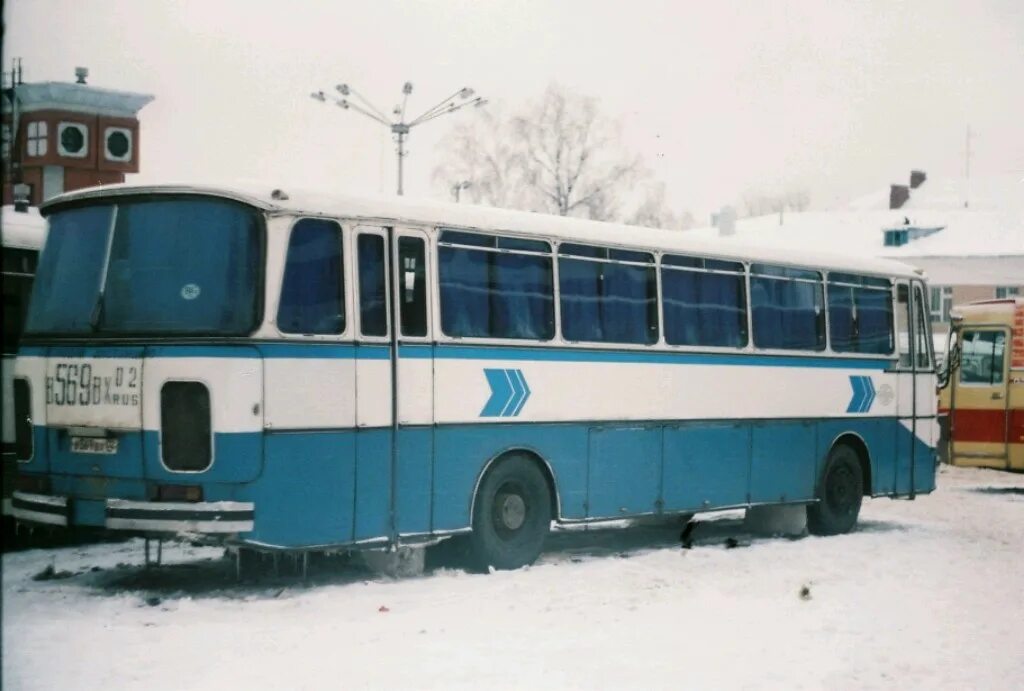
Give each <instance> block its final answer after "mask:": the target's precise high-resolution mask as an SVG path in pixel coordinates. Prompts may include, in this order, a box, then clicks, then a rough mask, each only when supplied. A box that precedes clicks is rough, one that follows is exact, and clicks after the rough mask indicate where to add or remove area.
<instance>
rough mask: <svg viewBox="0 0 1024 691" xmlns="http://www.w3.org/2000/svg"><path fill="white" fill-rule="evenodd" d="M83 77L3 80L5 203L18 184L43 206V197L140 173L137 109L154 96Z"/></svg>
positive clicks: (79, 73) (80, 73) (0, 122)
mask: <svg viewBox="0 0 1024 691" xmlns="http://www.w3.org/2000/svg"><path fill="white" fill-rule="evenodd" d="M87 75H88V71H87V70H85V69H82V68H79V69H78V70H76V76H77V78H78V81H77V82H76V83H66V82H39V83H34V84H33V83H23V82H21V80H20V77H18V76H17V75H16V76H15V78H14V79H12V80H11V82H12V83H11V84H5V85H4V86H5V88H4V89H3V99H2V114H0V125H2V129H3V152H2V157H3V166H4V176H3V177H4V185H3V203H4V204H10V203H12V201H13V200H14V196H15V194H14V191H15V190H14V186H15V185H17V184H20V185H25V186H27V187H22V188H20V189H21V191H23V192H24V193H25V194H27V196H28V199H29V203H30V204H31V205H32V206H38V205H39V203H40V202H41V201H43V200H44V199H49V198H50V197H52V196H54V195H57V194H60V193H61V192H66V191H70V190H75V189H81V188H83V187H92V186H94V185H106V184H111V183H117V182H124V180H125V175H126V174H127V173H137V172H138V171H139V161H140V150H139V120H138V112H139V110H141V109H142V107H143V106H145V105H146V104H147V103H149V102H150V101H152V100H153V97H152V96H148V95H145V94H136V93H131V92H128V91H115V90H113V89H103V88H98V87H95V86H91V85H89V84H86V77H87Z"/></svg>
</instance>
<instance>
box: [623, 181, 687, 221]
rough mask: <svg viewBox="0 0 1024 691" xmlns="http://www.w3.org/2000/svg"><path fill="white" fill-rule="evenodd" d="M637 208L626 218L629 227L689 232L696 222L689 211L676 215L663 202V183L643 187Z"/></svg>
mask: <svg viewBox="0 0 1024 691" xmlns="http://www.w3.org/2000/svg"><path fill="white" fill-rule="evenodd" d="M643 187H644V190H643V196H642V198H641V201H640V204H639V206H637V208H636V209H635V210H634V211H633V213H632V214H630V215H629V216H627V217H626V222H627V223H629V224H631V225H637V226H646V227H648V228H664V229H666V230H689V229H690V228H692V227H693V226H694V224H695V223H696V220H695V219H694V217H693V214H691V213H690V212H689V211H683V212H682V213H681V214H679V215H676V214H675V213H674V212H673V211H672V210H671V209H670V208H669V206H668V204H667V203H666V201H665V183H663V182H654V183H650V184H647V185H644V186H643Z"/></svg>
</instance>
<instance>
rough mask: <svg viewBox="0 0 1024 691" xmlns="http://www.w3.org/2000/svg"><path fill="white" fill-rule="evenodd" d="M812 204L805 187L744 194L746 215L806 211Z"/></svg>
mask: <svg viewBox="0 0 1024 691" xmlns="http://www.w3.org/2000/svg"><path fill="white" fill-rule="evenodd" d="M810 205H811V195H810V193H809V192H808V191H807V190H805V189H791V190H788V191H785V192H778V193H774V194H755V193H753V192H747V193H746V194H744V195H743V211H744V215H745V216H764V215H767V214H781V213H783V212H784V211H798V212H799V211H806V210H807V209H808V207H810Z"/></svg>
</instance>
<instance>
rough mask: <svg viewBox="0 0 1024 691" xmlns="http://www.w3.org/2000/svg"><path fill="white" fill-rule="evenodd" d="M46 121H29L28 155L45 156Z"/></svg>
mask: <svg viewBox="0 0 1024 691" xmlns="http://www.w3.org/2000/svg"><path fill="white" fill-rule="evenodd" d="M46 135H47V131H46V123H45V122H30V123H28V133H27V141H28V155H29V156H45V155H46V148H47V143H46V142H47V140H46Z"/></svg>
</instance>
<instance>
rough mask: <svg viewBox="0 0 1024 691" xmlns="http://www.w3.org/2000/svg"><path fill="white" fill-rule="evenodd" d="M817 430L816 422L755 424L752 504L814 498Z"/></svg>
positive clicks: (797, 421) (752, 456) (752, 460)
mask: <svg viewBox="0 0 1024 691" xmlns="http://www.w3.org/2000/svg"><path fill="white" fill-rule="evenodd" d="M816 436H817V435H816V430H815V426H814V424H813V421H810V420H794V421H765V422H755V423H754V427H753V431H752V435H751V449H752V453H751V460H750V502H751V503H753V504H759V503H768V502H790V501H801V500H804V499H811V498H813V497H814V485H815V468H816V467H817V459H816V453H815V451H816V450H815V446H816V441H817V440H816Z"/></svg>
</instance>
